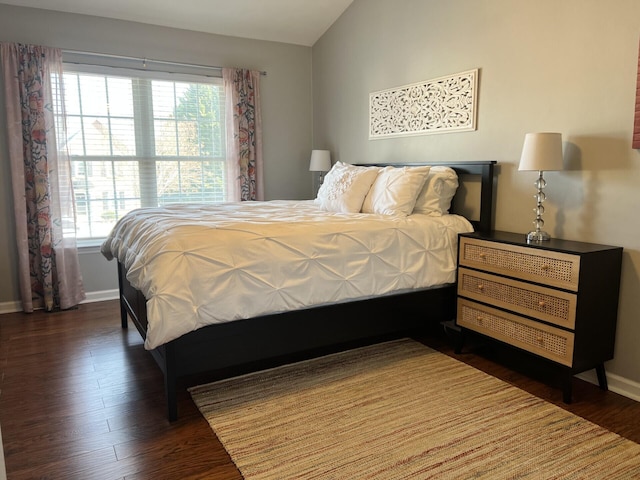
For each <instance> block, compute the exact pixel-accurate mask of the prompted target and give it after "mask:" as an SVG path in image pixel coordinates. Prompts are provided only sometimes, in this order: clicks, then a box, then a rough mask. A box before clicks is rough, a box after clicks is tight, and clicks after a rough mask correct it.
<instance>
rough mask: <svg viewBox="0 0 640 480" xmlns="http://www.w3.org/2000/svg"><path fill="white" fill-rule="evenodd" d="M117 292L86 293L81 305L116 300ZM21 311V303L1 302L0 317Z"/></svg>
mask: <svg viewBox="0 0 640 480" xmlns="http://www.w3.org/2000/svg"><path fill="white" fill-rule="evenodd" d="M117 299H118V290H102V291H100V292H88V293H87V298H85V299H84V300H83V301H82V302H81V303H93V302H104V301H105V300H117ZM21 311H22V303H21V302H1V303H0V315H1V314H3V313H16V312H21Z"/></svg>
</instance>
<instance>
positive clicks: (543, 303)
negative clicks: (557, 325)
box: [538, 300, 546, 308]
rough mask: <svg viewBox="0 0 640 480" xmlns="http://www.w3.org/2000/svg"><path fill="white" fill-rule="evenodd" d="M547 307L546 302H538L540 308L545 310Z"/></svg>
mask: <svg viewBox="0 0 640 480" xmlns="http://www.w3.org/2000/svg"><path fill="white" fill-rule="evenodd" d="M545 305H546V303H545V302H544V300H540V301H539V302H538V306H539V307H540V308H544V306H545Z"/></svg>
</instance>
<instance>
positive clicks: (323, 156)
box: [309, 150, 331, 185]
mask: <svg viewBox="0 0 640 480" xmlns="http://www.w3.org/2000/svg"><path fill="white" fill-rule="evenodd" d="M329 170H331V153H330V152H329V150H311V161H310V162H309V171H310V172H320V180H319V182H320V183H319V184H318V185H322V181H323V180H324V174H325V172H328V171H329Z"/></svg>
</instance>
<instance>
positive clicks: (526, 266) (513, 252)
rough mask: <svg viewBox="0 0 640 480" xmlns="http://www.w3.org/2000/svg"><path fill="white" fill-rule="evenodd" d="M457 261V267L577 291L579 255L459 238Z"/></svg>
mask: <svg viewBox="0 0 640 480" xmlns="http://www.w3.org/2000/svg"><path fill="white" fill-rule="evenodd" d="M459 260H460V265H465V266H468V267H472V268H479V269H481V270H486V271H490V272H493V273H499V274H502V275H509V276H512V277H516V278H520V279H522V280H527V281H533V282H537V283H544V284H545V285H550V286H555V287H560V288H565V289H568V290H572V291H577V290H578V280H579V274H580V256H578V255H571V254H567V253H562V252H556V251H550V250H542V249H536V248H528V247H521V246H518V245H510V244H507V243H498V242H491V241H486V240H481V239H477V238H469V237H461V238H460V259H459Z"/></svg>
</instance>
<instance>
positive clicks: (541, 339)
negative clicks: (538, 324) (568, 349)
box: [536, 337, 544, 345]
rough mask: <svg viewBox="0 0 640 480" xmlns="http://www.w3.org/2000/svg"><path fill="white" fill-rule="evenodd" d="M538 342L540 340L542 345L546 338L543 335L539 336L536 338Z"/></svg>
mask: <svg viewBox="0 0 640 480" xmlns="http://www.w3.org/2000/svg"><path fill="white" fill-rule="evenodd" d="M536 342H538V343H539V344H540V345H542V344H543V343H544V339H543V338H542V337H537V338H536Z"/></svg>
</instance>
